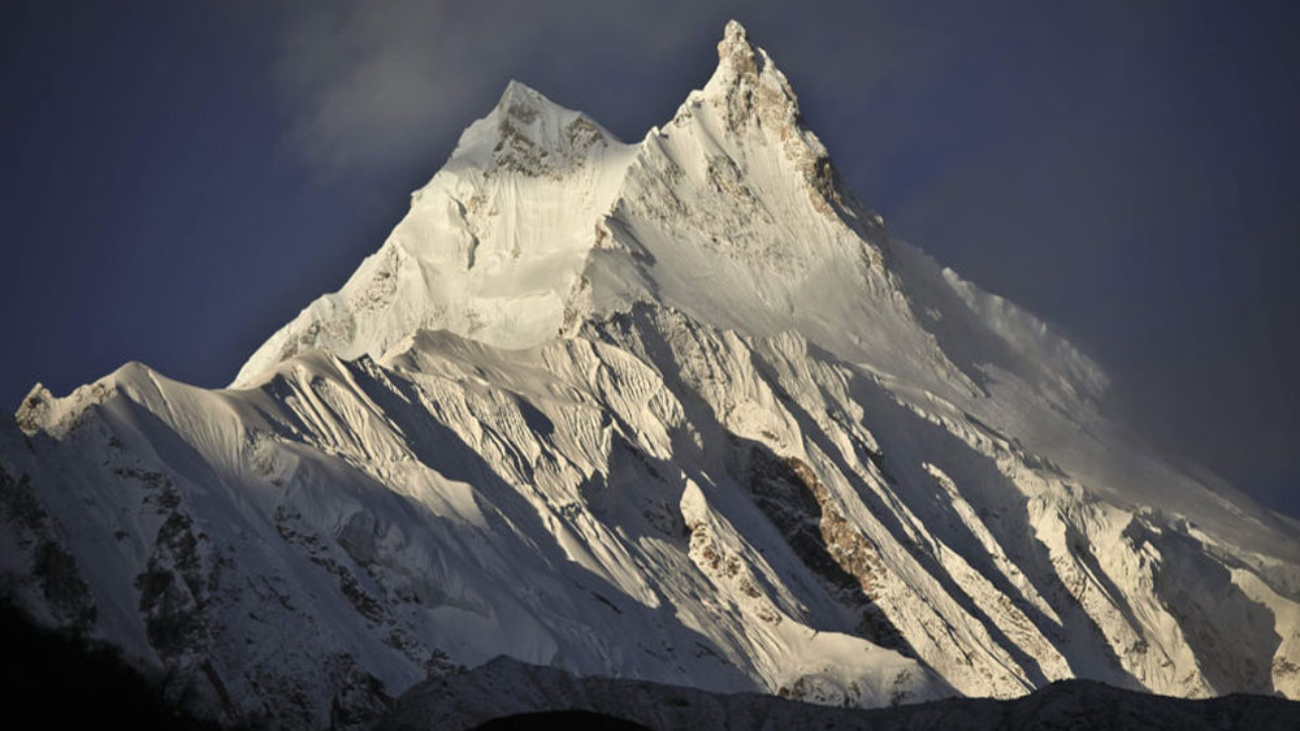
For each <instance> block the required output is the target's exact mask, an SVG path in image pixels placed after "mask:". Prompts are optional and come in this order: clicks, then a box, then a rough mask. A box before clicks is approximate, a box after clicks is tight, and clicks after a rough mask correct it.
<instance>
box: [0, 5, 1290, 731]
mask: <svg viewBox="0 0 1300 731" xmlns="http://www.w3.org/2000/svg"><path fill="white" fill-rule="evenodd" d="M719 52H720V56H721V59H720V64H719V67H718V69H717V71H715V73H714V75H713V76H712V77H711V79H710V80H709V81H708V83H707V84H706V85H705V86H704V89H703V90H701V91H698V92H693V93H691V95H690V96H689V97H688V98H687V100H686V102H685V103H684V104H683V105H682V107H681V109H680V110H679V111H678V113H677V114H676V115H675V116H674V118H673V119H672V121H671V122H670V123H668V124H666V125H665V126H664V127H663V128H656V129H653V130H651V132H650V133H649V134H648V135H647V136H646V137H645V139H643V140H642V141H640V142H639V143H637V144H635V145H627V144H623V143H621V142H619V141H617V140H616V139H614V138H613V137H612V136H611V135H610V134H609V133H608V132H606V131H604V130H603V129H601V128H600V127H599V125H597V124H595V123H594V122H592V121H591V120H589V119H588V118H586V117H584V116H582V115H580V114H579V113H577V112H572V111H569V110H566V109H563V108H562V107H559V106H557V105H555V104H552V103H551V102H549V101H547V100H546V99H545V98H544V97H542V96H541V95H540V94H538V93H537V92H534V91H532V90H529V89H527V88H525V87H523V86H521V85H518V84H512V85H511V86H510V87H509V88H508V89H507V90H506V93H505V94H504V95H503V96H502V100H501V102H500V103H499V104H498V106H497V107H496V108H495V109H494V110H492V112H490V113H489V114H488V116H487V117H485V118H484V119H483V120H480V121H479V122H476V123H475V124H474V125H472V126H471V127H470V128H469V129H468V130H466V132H465V134H464V135H463V136H462V138H461V141H460V143H459V145H458V146H457V149H456V151H455V152H454V153H453V154H452V156H451V158H450V159H449V160H448V162H447V164H446V166H445V167H444V168H443V169H442V170H441V171H440V172H439V173H438V174H437V175H435V176H434V178H433V179H432V180H431V181H430V183H429V184H428V185H427V186H425V187H424V188H422V189H421V190H419V191H417V192H416V194H415V195H414V196H413V198H412V206H411V211H410V213H409V214H408V215H407V216H406V218H405V219H403V221H402V222H401V223H399V224H398V226H397V227H396V229H394V231H393V233H392V235H391V236H390V237H389V238H388V239H387V240H386V241H385V242H384V244H383V246H382V247H381V248H380V249H379V251H378V252H377V253H376V254H375V255H374V256H372V257H370V258H368V259H367V260H366V261H365V262H363V263H362V265H361V267H360V268H359V269H358V271H357V273H356V274H355V275H354V276H353V277H352V279H350V280H349V282H348V283H347V284H346V285H345V286H344V287H343V289H342V290H341V291H340V292H338V293H334V294H330V295H326V296H325V297H323V298H321V299H320V300H317V301H316V302H315V303H313V304H312V305H311V306H309V307H308V308H307V309H306V310H304V311H303V313H302V314H301V315H300V316H299V317H298V318H296V319H295V320H294V321H292V322H291V323H289V324H288V325H286V326H285V327H284V328H283V329H282V330H280V331H279V332H278V333H276V334H275V335H274V336H273V337H272V338H271V339H270V340H268V341H267V343H266V344H265V345H263V346H262V347H261V348H260V349H259V350H258V351H257V352H256V353H255V354H254V355H253V357H252V358H251V359H250V360H249V362H248V364H247V365H246V366H245V368H244V369H243V370H242V371H241V373H240V375H239V377H238V378H237V380H236V382H235V385H234V386H233V387H232V388H230V389H222V390H205V389H199V388H194V387H191V386H187V385H185V384H181V383H177V382H175V381H171V380H169V379H167V378H165V377H163V376H161V375H160V374H158V373H156V372H154V371H152V370H150V369H149V368H147V367H145V366H143V365H141V364H138V363H132V364H128V365H126V366H124V367H123V368H121V369H119V370H118V371H117V372H115V373H113V374H111V375H109V376H106V377H105V378H103V379H100V380H99V381H97V382H95V383H93V384H90V385H88V386H84V387H82V388H79V389H77V390H76V391H74V392H73V393H72V394H70V395H69V396H66V397H63V398H56V397H55V396H54V395H52V394H50V393H49V392H48V391H46V390H45V389H42V388H39V387H38V388H36V389H34V390H33V392H32V394H31V395H30V396H29V398H28V399H26V400H25V401H24V403H23V405H22V406H21V407H20V409H19V412H18V415H17V417H16V419H15V420H14V421H13V422H8V423H0V469H2V470H3V472H0V547H3V549H4V550H3V551H0V570H2V571H3V575H4V581H5V588H7V589H8V590H9V593H10V594H11V595H12V596H13V598H14V599H15V601H17V602H19V603H20V604H21V605H22V606H24V607H25V608H26V609H27V610H28V611H30V612H31V613H32V614H33V615H34V616H36V617H38V618H40V619H41V621H43V622H45V623H47V624H50V625H57V626H63V627H70V628H75V629H78V630H80V631H83V632H85V633H87V634H89V635H91V636H93V637H96V638H99V639H102V640H106V641H109V642H111V643H113V644H115V645H117V646H120V647H122V648H123V649H124V651H125V652H126V654H127V656H128V657H129V658H130V659H131V661H132V662H134V663H136V664H137V665H139V666H140V667H142V668H146V669H148V670H150V671H151V672H153V673H154V674H157V675H159V676H163V677H166V678H168V682H169V684H170V686H169V687H170V688H172V690H173V692H174V693H175V694H176V696H177V697H183V698H186V699H187V702H190V703H192V704H193V706H194V707H195V708H199V709H202V710H203V711H204V712H205V713H208V714H209V715H214V716H216V717H220V718H223V719H226V720H240V721H249V722H256V723H266V724H269V725H274V726H279V727H291V728H316V727H321V726H324V725H326V724H330V723H334V724H336V725H340V726H350V725H358V724H364V722H365V721H366V719H368V718H372V717H373V716H374V715H375V714H376V713H378V712H379V711H380V710H382V709H384V708H387V707H388V705H389V704H390V703H391V701H392V699H393V698H394V697H396V696H398V695H400V694H401V693H402V692H403V691H405V690H406V689H408V688H410V687H412V686H413V685H414V684H416V683H418V682H420V681H422V680H424V679H425V678H426V677H428V676H430V675H433V676H435V677H441V676H444V675H455V674H457V673H458V672H459V671H461V670H463V669H464V668H470V667H477V666H479V665H482V664H483V663H486V662H488V661H489V660H491V659H492V658H495V657H497V656H499V655H503V654H504V655H508V656H510V657H513V658H516V659H518V660H521V661H524V662H528V663H532V664H537V665H546V666H551V667H553V668H560V669H564V670H566V671H569V672H572V673H575V674H577V675H580V676H591V675H603V676H615V677H624V678H637V679H641V680H646V681H656V682H659V683H668V684H676V685H685V686H691V687H694V688H697V689H699V690H701V691H711V692H738V691H758V692H763V693H768V694H774V695H776V694H779V695H784V696H787V697H789V698H795V699H805V700H812V701H816V702H818V703H823V704H829V705H835V706H864V707H870V706H881V705H889V704H895V703H902V702H913V701H922V700H926V699H933V698H938V697H944V696H948V695H953V694H967V695H972V696H996V697H1014V696H1019V695H1022V694H1025V693H1027V692H1030V691H1032V690H1034V689H1038V688H1044V687H1047V686H1049V685H1050V684H1051V683H1052V682H1054V681H1057V680H1062V679H1068V678H1089V679H1093V680H1100V681H1104V682H1107V683H1111V684H1113V685H1117V686H1122V687H1128V688H1140V689H1146V690H1150V691H1155V692H1160V693H1166V694H1171V695H1180V696H1192V697H1199V696H1207V695H1218V694H1224V693H1229V692H1234V691H1251V692H1256V693H1277V694H1282V695H1286V696H1288V697H1296V696H1297V695H1300V672H1298V671H1297V669H1296V668H1297V667H1298V666H1300V540H1298V539H1297V531H1296V528H1295V526H1294V525H1293V524H1291V523H1289V522H1287V521H1285V520H1283V519H1281V518H1279V517H1278V516H1275V515H1273V514H1270V513H1269V512H1268V511H1266V510H1263V509H1262V508H1259V507H1258V506H1255V505H1253V504H1251V503H1250V502H1249V501H1248V500H1246V499H1245V498H1244V497H1241V496H1237V495H1234V494H1233V493H1232V492H1231V491H1230V490H1229V489H1227V488H1223V487H1217V486H1216V487H1211V486H1209V485H1206V484H1204V483H1202V482H1200V481H1198V480H1197V479H1196V478H1193V477H1191V476H1188V475H1186V474H1183V473H1181V472H1179V471H1178V470H1175V469H1173V468H1172V467H1170V466H1169V465H1167V464H1166V463H1165V462H1163V461H1162V460H1161V459H1160V458H1159V457H1158V456H1156V455H1152V454H1150V453H1148V452H1146V451H1144V449H1143V448H1142V447H1140V446H1138V444H1137V443H1136V442H1135V441H1134V440H1132V439H1130V438H1129V436H1128V435H1127V434H1126V433H1125V432H1124V431H1123V429H1122V428H1120V427H1118V426H1116V425H1114V424H1112V423H1111V422H1109V421H1108V420H1107V419H1106V418H1105V416H1104V415H1103V413H1102V411H1101V409H1100V408H1099V406H1098V398H1099V396H1100V394H1101V393H1102V391H1103V390H1104V388H1105V386H1106V378H1105V375H1104V374H1103V373H1102V372H1101V371H1100V369H1099V368H1098V367H1097V366H1096V365H1095V364H1094V363H1092V362H1091V361H1090V360H1089V359H1088V358H1087V357H1085V356H1084V355H1082V354H1081V353H1080V352H1079V351H1078V350H1077V349H1075V348H1074V347H1072V346H1071V345H1070V344H1069V343H1068V342H1066V341H1065V340H1063V339H1061V338H1060V337H1058V336H1057V335H1055V334H1053V333H1052V331H1051V330H1050V329H1049V328H1047V327H1046V326H1045V325H1043V323H1041V322H1040V321H1038V320H1036V319H1035V318H1033V316H1031V315H1029V314H1028V313H1025V312H1023V311H1021V310H1019V309H1018V308H1016V307H1015V306H1014V305H1012V304H1010V303H1008V302H1006V301H1005V300H1002V299H1001V298H998V297H996V296H993V295H990V294H987V293H985V292H982V291H980V290H979V289H978V288H976V287H975V286H974V285H971V284H970V283H968V282H965V281H963V280H961V279H960V278H958V277H957V276H956V275H955V274H954V273H952V272H951V271H949V270H944V269H942V268H940V267H939V266H938V265H937V264H935V263H934V262H933V261H931V260H930V259H928V258H927V257H925V255H924V254H922V253H920V252H919V251H918V250H916V249H914V248H912V247H910V246H908V245H907V244H905V243H903V242H899V241H894V240H890V239H888V237H887V236H886V233H885V231H884V229H883V227H882V226H881V224H880V222H879V220H878V219H877V218H876V217H874V214H871V213H870V212H869V211H868V210H867V209H866V208H865V207H862V206H861V205H860V204H857V203H856V202H854V201H853V200H852V198H851V196H849V195H848V194H847V192H845V191H844V190H843V189H842V185H841V183H840V182H839V181H838V180H837V179H836V177H835V175H834V172H833V168H831V166H830V164H829V158H828V157H827V155H826V152H825V149H824V147H823V146H822V145H821V143H820V142H819V141H818V140H817V138H816V137H815V136H814V135H813V134H812V133H811V132H810V131H808V130H807V129H806V128H805V127H804V124H803V121H802V119H801V117H800V115H799V112H798V105H797V102H796V100H795V97H794V94H793V92H792V91H791V90H790V88H789V85H788V83H787V82H786V80H785V77H784V76H783V75H782V74H781V73H780V71H779V70H777V69H776V67H775V65H774V64H773V63H772V61H771V59H770V58H769V57H768V56H767V54H766V53H765V52H763V51H762V50H761V49H756V48H754V47H753V46H751V45H750V44H749V42H748V40H747V39H746V38H745V34H744V31H743V29H742V28H740V26H739V25H735V24H733V25H729V26H728V28H727V31H726V36H725V38H724V39H723V42H722V43H721V44H720V46H719ZM457 677H459V676H457ZM449 682H450V681H449ZM566 682H567V681H566ZM547 687H550V686H547ZM556 687H559V686H556ZM557 692H558V691H557ZM704 697H705V696H702V695H701V696H700V698H704ZM701 702H704V701H701ZM708 702H710V703H712V702H713V701H708ZM719 702H721V701H719ZM909 723H910V722H909Z"/></svg>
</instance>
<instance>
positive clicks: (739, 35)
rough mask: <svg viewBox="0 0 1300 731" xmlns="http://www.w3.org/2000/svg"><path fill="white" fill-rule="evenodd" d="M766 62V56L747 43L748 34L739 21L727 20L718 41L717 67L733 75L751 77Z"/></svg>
mask: <svg viewBox="0 0 1300 731" xmlns="http://www.w3.org/2000/svg"><path fill="white" fill-rule="evenodd" d="M766 60H767V54H766V53H762V52H761V51H757V50H755V49H754V47H753V46H752V45H750V43H749V34H748V33H747V32H746V31H745V26H743V25H741V24H740V22H739V21H736V20H728V21H727V27H726V28H725V29H724V30H723V32H722V40H721V41H718V62H719V67H720V68H721V67H726V68H727V69H728V70H730V71H731V72H733V74H735V75H753V74H755V73H757V72H758V71H760V70H761V69H762V66H761V64H762V63H763V62H764V61H766Z"/></svg>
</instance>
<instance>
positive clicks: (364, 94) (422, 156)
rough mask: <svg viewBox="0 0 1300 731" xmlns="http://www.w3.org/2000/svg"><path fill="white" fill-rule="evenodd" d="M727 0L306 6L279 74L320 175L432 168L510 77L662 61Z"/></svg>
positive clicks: (578, 82)
mask: <svg viewBox="0 0 1300 731" xmlns="http://www.w3.org/2000/svg"><path fill="white" fill-rule="evenodd" d="M718 6H719V3H716V2H693V3H690V2H671V3H656V4H650V3H630V4H623V3H618V4H614V3H607V2H595V1H588V0H579V1H577V2H565V3H555V4H553V3H537V2H522V1H518V0H507V1H505V2H493V3H478V2H475V3H461V2H448V1H444V0H434V1H432V2H419V1H416V0H395V1H393V2H383V3H380V2H364V3H361V2H358V3H345V2H334V3H321V4H316V3H313V4H310V5H307V4H301V5H298V4H295V5H292V6H290V10H289V18H288V21H287V23H286V29H285V32H284V36H283V41H282V47H281V52H280V57H279V60H278V63H277V65H276V68H275V78H276V83H277V88H278V89H279V91H280V93H281V94H282V96H283V97H284V100H285V102H286V106H287V108H288V110H289V113H290V115H291V117H292V119H291V133H290V136H291V140H292V143H293V146H294V148H295V149H296V150H297V151H298V152H299V153H300V154H301V155H302V156H303V157H304V158H305V159H306V161H307V162H308V163H309V164H310V165H312V166H313V167H315V168H317V169H318V170H319V171H320V172H323V173H325V174H326V175H327V176H332V175H340V174H346V173H347V172H349V171H353V170H357V169H365V168H373V167H381V168H385V167H391V166H394V165H402V164H405V163H408V162H409V161H411V160H412V159H413V158H415V159H419V160H421V164H423V165H424V166H425V167H428V168H429V169H430V170H432V169H433V168H436V167H437V165H438V163H440V162H441V160H433V159H428V158H429V156H431V155H433V154H435V151H442V154H445V153H446V152H447V151H449V150H450V146H451V144H452V143H453V142H454V140H455V136H456V135H457V134H458V133H459V131H460V130H462V129H463V128H464V127H465V126H467V125H468V124H469V122H471V121H472V120H473V119H475V118H477V117H480V116H482V115H483V114H485V113H486V112H487V111H488V110H489V109H490V108H491V106H492V104H493V103H494V102H495V100H496V97H497V96H498V95H499V94H500V92H501V90H502V89H503V88H504V86H505V83H506V81H508V80H509V79H510V78H513V77H525V78H524V79H523V80H524V81H526V82H531V79H530V78H528V77H541V78H547V77H558V78H557V79H556V80H557V81H558V82H559V83H558V84H557V85H558V86H560V87H562V88H567V89H570V90H571V89H572V88H573V87H581V86H582V85H583V84H585V83H589V80H590V79H591V78H600V77H602V76H604V75H606V74H607V73H608V71H609V69H608V68H605V67H607V66H608V65H609V64H610V63H613V64H614V65H616V66H622V67H633V66H635V65H637V64H647V63H655V59H662V58H663V57H664V56H665V55H667V54H672V53H676V52H679V51H681V49H682V46H683V44H684V43H685V42H686V41H688V40H690V39H692V36H694V35H698V33H691V32H690V31H692V30H696V27H697V25H701V26H702V25H703V21H704V19H705V18H707V17H708V16H710V15H717V14H718ZM716 24H717V28H716V29H712V30H716V32H717V33H720V32H721V27H722V26H721V22H720V21H718V22H717V23H716ZM631 70H632V71H633V72H634V73H635V69H631ZM565 77H568V78H565ZM583 77H586V78H585V79H584V78H583ZM566 82H567V83H566ZM532 83H535V82H532ZM543 91H546V92H548V93H550V90H549V89H543ZM684 94H685V90H683V91H682V95H683V96H684ZM653 123H654V122H653V121H647V123H646V124H645V127H647V128H648V127H649V126H650V124H653Z"/></svg>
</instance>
